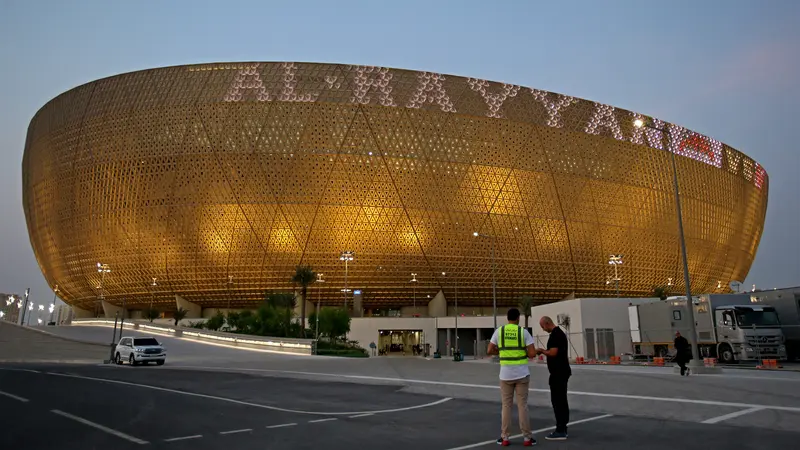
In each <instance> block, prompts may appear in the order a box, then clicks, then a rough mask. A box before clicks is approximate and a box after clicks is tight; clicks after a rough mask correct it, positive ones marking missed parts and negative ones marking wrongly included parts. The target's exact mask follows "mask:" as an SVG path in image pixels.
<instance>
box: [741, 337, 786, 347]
mask: <svg viewBox="0 0 800 450" xmlns="http://www.w3.org/2000/svg"><path fill="white" fill-rule="evenodd" d="M747 343H748V344H750V345H752V346H759V347H760V346H765V345H766V346H772V345H778V344H780V338H779V337H778V336H758V337H748V338H747Z"/></svg>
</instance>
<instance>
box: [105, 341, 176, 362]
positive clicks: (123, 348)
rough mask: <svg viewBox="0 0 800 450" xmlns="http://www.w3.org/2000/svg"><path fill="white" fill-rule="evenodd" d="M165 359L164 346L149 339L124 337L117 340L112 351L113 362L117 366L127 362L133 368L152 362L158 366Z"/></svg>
mask: <svg viewBox="0 0 800 450" xmlns="http://www.w3.org/2000/svg"><path fill="white" fill-rule="evenodd" d="M166 359H167V351H166V349H164V346H163V345H161V344H160V343H159V342H158V341H157V340H155V338H151V337H124V338H122V339H120V340H119V343H117V348H116V350H115V351H114V362H115V363H117V364H122V363H123V361H128V362H129V363H130V365H132V366H135V365H137V364H139V363H143V364H147V363H148V362H151V361H152V362H155V363H156V364H158V365H159V366H160V365H163V364H164V361H165V360H166Z"/></svg>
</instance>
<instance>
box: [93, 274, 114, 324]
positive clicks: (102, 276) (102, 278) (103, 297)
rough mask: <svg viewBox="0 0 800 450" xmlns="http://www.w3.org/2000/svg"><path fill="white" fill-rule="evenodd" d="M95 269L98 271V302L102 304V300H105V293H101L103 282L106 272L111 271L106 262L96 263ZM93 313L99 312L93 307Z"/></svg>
mask: <svg viewBox="0 0 800 450" xmlns="http://www.w3.org/2000/svg"><path fill="white" fill-rule="evenodd" d="M97 271H98V272H100V298H99V299H98V303H99V304H100V306H102V302H103V300H105V298H106V297H105V294H104V293H103V283H104V282H105V280H106V274H107V273H109V272H111V268H110V267H109V266H108V264H103V263H97ZM95 314H99V311H98V310H97V309H95Z"/></svg>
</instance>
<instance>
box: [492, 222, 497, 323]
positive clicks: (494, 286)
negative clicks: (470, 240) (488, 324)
mask: <svg viewBox="0 0 800 450" xmlns="http://www.w3.org/2000/svg"><path fill="white" fill-rule="evenodd" d="M491 239H492V316H494V329H495V330H496V329H497V276H496V274H495V272H497V260H496V259H495V257H494V241H495V238H494V236H492V238H491Z"/></svg>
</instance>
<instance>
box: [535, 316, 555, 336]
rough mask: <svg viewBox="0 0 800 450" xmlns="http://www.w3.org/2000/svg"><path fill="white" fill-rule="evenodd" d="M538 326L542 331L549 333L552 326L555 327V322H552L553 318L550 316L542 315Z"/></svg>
mask: <svg viewBox="0 0 800 450" xmlns="http://www.w3.org/2000/svg"><path fill="white" fill-rule="evenodd" d="M539 326H540V327H542V329H543V330H544V331H546V332H548V333H549V332H551V331H553V328H555V327H556V324H555V323H553V319H551V318H550V317H548V316H543V317H542V318H541V319H539Z"/></svg>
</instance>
